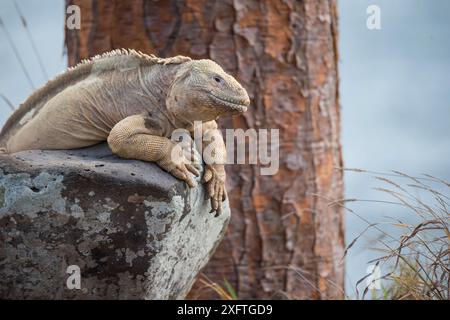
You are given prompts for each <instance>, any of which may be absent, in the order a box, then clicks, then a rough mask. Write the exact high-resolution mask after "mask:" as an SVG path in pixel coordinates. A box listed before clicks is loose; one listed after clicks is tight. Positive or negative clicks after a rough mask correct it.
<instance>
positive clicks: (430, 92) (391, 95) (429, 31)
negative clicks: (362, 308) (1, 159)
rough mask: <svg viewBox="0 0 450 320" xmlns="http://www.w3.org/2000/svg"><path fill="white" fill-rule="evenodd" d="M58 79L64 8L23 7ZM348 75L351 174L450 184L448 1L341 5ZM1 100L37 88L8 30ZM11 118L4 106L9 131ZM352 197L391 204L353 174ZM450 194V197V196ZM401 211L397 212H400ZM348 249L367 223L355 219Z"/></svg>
mask: <svg viewBox="0 0 450 320" xmlns="http://www.w3.org/2000/svg"><path fill="white" fill-rule="evenodd" d="M17 3H18V4H19V6H20V8H21V9H22V11H23V13H24V15H25V16H26V18H27V21H28V24H29V28H30V30H31V33H32V36H33V38H34V39H35V41H36V44H37V46H38V49H39V52H40V53H41V55H42V58H43V62H44V64H45V69H46V71H47V73H48V74H49V75H50V76H54V75H55V74H57V73H59V72H61V71H63V70H64V68H65V66H66V58H65V57H64V56H63V41H64V39H63V28H62V26H63V21H64V1H62V0H40V1H28V0H21V1H17ZM372 4H374V5H378V6H379V7H380V9H381V30H372V31H371V30H368V29H367V27H366V19H367V17H368V15H367V14H366V8H367V7H368V6H369V5H372ZM339 7H340V76H341V104H342V112H343V113H342V115H343V119H342V121H343V126H342V128H343V132H342V143H343V148H344V149H343V150H344V161H345V166H346V167H350V168H362V169H369V170H377V171H389V170H400V171H404V172H408V173H410V174H414V175H418V174H421V173H430V174H433V175H436V176H438V177H441V178H444V179H447V180H450V166H449V158H450V105H449V102H450V41H449V39H450V22H449V21H450V19H449V17H448V14H449V12H450V1H447V0H433V1H429V0H395V1H392V0H383V1H381V0H378V1H375V0H373V1H365V0H341V1H339ZM0 17H1V18H2V19H3V21H4V23H5V25H6V27H7V28H8V30H9V32H10V33H11V35H12V37H13V39H14V43H15V44H16V46H17V48H18V51H19V52H20V56H21V57H22V59H23V61H24V63H25V66H26V69H27V70H28V72H29V73H30V75H31V80H32V82H33V85H34V87H38V86H40V85H42V84H44V83H45V77H44V76H43V73H42V72H41V70H40V68H39V64H38V63H37V60H36V58H35V56H34V55H33V52H32V47H31V45H30V42H29V40H28V38H27V35H26V32H25V30H24V29H23V27H22V26H21V24H20V20H19V17H18V15H17V12H16V11H15V10H14V6H13V5H12V1H9V0H2V1H0ZM0 66H1V71H0V94H4V95H5V96H7V97H8V98H9V99H10V100H11V102H12V103H13V104H14V105H18V104H19V103H20V102H22V101H23V100H24V99H25V98H26V97H27V96H28V95H29V94H30V93H31V92H32V87H31V84H30V83H29V81H28V80H27V78H26V77H25V76H24V74H23V72H22V71H21V68H20V64H19V63H18V61H17V58H16V57H15V55H14V54H13V51H12V49H11V47H10V45H9V44H8V42H7V40H6V36H5V33H4V32H3V30H0ZM10 113H11V111H10V109H9V107H8V106H7V105H6V104H5V103H4V102H3V101H1V100H0V126H1V125H2V124H3V123H4V121H5V120H6V119H7V117H8V116H9V115H10ZM345 185H346V196H347V198H359V199H382V197H381V196H380V195H378V194H377V193H376V192H374V191H373V189H372V188H373V187H374V186H379V185H380V184H379V183H378V184H377V183H376V182H375V181H374V180H373V179H370V177H368V176H366V175H362V174H355V173H347V174H346V176H345ZM447 192H448V190H447ZM352 208H353V209H355V210H357V211H358V212H359V213H360V214H362V215H363V216H365V217H367V218H368V219H370V220H372V221H380V220H382V219H384V218H383V217H384V216H387V215H388V216H389V215H390V216H393V215H395V216H396V217H401V218H403V219H405V220H407V221H409V219H412V217H411V216H410V214H409V213H407V212H405V211H402V210H399V209H395V208H389V207H383V208H381V207H380V206H377V205H370V204H367V203H361V204H358V203H356V204H354V205H353V206H352ZM394 209H395V210H394ZM346 226H347V235H346V237H347V241H348V242H349V241H351V240H352V239H353V238H354V237H355V236H356V235H357V234H358V233H359V232H360V231H361V230H362V229H363V228H364V227H365V224H364V223H362V222H361V221H360V219H358V218H356V217H355V216H354V215H351V214H348V215H347V217H346ZM374 237H376V234H375V233H369V235H368V236H367V237H366V238H365V240H364V241H362V242H361V243H359V244H358V245H356V246H355V247H354V249H353V250H352V251H351V252H350V255H349V258H348V259H347V288H348V293H349V294H351V292H352V291H353V284H354V283H355V282H356V281H357V280H358V279H359V278H361V277H362V276H364V275H365V270H366V267H367V263H366V262H367V261H368V260H369V259H370V258H372V257H374V256H375V253H374V252H371V251H370V250H368V249H367V246H368V243H370V241H371V239H373V238H374Z"/></svg>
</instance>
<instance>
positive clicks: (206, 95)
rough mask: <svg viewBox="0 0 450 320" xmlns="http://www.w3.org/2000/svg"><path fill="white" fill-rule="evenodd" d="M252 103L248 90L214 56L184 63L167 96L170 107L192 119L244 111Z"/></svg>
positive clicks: (177, 114) (203, 118) (188, 119)
mask: <svg viewBox="0 0 450 320" xmlns="http://www.w3.org/2000/svg"><path fill="white" fill-rule="evenodd" d="M249 104H250V98H249V97H248V94H247V91H246V90H245V89H244V88H243V87H242V86H241V85H240V83H239V82H237V81H236V79H235V78H233V77H232V76H231V75H229V74H227V73H226V72H225V71H224V70H223V69H222V67H220V66H219V65H218V64H217V63H215V62H214V61H212V60H192V61H189V62H186V63H183V64H182V65H181V66H180V69H179V70H178V72H177V74H176V76H175V80H174V82H173V84H172V86H171V89H170V92H169V94H168V98H167V107H168V109H169V111H171V112H172V114H173V115H174V116H175V117H176V118H178V119H180V120H186V121H188V122H192V121H196V120H201V121H210V120H215V119H217V118H218V117H220V116H222V115H229V114H233V115H235V114H240V113H243V112H245V111H246V110H247V107H248V106H249Z"/></svg>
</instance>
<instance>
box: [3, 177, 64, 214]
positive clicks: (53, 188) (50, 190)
mask: <svg viewBox="0 0 450 320" xmlns="http://www.w3.org/2000/svg"><path fill="white" fill-rule="evenodd" d="M63 180H64V176H62V175H56V174H50V173H48V172H46V171H43V172H41V173H40V174H39V175H38V176H37V177H35V178H34V179H32V178H31V176H30V175H29V174H27V173H15V174H7V175H4V174H3V172H2V171H1V170H0V188H2V189H3V190H4V195H3V198H4V200H3V201H4V204H3V207H1V208H0V217H2V216H4V215H8V214H10V213H13V212H14V213H17V214H22V215H25V216H28V217H30V218H35V217H36V216H37V213H39V212H47V211H50V210H51V211H53V212H56V213H59V214H67V212H66V201H65V200H64V198H63V197H62V195H61V194H62V190H63V189H64V185H63V183H62V182H63Z"/></svg>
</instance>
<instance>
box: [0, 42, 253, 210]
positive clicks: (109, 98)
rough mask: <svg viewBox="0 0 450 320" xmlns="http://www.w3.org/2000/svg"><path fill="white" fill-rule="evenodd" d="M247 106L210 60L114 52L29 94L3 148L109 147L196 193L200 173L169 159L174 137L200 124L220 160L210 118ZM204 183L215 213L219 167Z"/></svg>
mask: <svg viewBox="0 0 450 320" xmlns="http://www.w3.org/2000/svg"><path fill="white" fill-rule="evenodd" d="M249 104H250V100H249V97H248V94H247V92H246V90H245V89H244V88H243V87H242V86H241V85H240V84H239V83H238V81H236V80H235V79H234V78H233V77H232V76H231V75H229V74H227V73H225V71H224V70H223V69H222V68H221V67H220V66H219V65H218V64H217V63H215V62H213V61H212V60H206V59H205V60H193V59H191V58H189V57H185V56H175V57H171V58H158V57H156V56H154V55H146V54H143V53H141V52H137V51H134V50H127V49H120V50H114V51H111V52H108V53H105V54H102V55H99V56H96V57H94V58H91V59H89V60H84V61H82V62H81V63H80V64H78V65H77V66H75V67H73V68H69V69H68V70H67V71H65V72H64V73H62V74H61V75H59V76H57V77H56V78H55V79H54V80H51V81H49V82H48V83H47V84H46V85H45V86H43V87H42V88H41V89H39V90H37V91H36V92H34V93H33V94H32V95H31V96H30V97H29V98H28V99H27V100H26V101H25V102H24V103H23V104H22V105H21V106H20V107H19V108H18V109H17V110H16V111H15V112H14V114H13V115H12V116H11V117H10V118H9V120H8V121H7V122H6V124H5V125H4V127H3V129H2V131H1V133H0V148H1V149H2V150H3V153H14V152H18V151H23V150H36V149H38V150H39V149H40V150H44V149H76V148H82V147H87V146H91V145H94V144H97V143H100V142H102V141H107V142H108V145H109V147H110V149H111V151H112V152H113V153H114V154H116V155H118V156H120V157H122V158H127V159H137V160H143V161H150V162H155V163H157V164H158V165H159V166H160V167H161V168H162V169H164V170H166V171H168V172H170V173H171V174H172V175H173V176H175V177H176V178H179V179H181V180H183V181H185V182H186V183H187V184H188V185H189V186H190V187H194V186H195V184H196V182H195V180H194V178H193V175H195V176H199V170H198V169H199V168H198V166H195V163H193V162H190V161H181V162H180V161H174V159H172V157H171V154H172V151H173V150H174V148H175V147H176V142H174V141H172V140H171V139H170V136H171V133H172V132H173V131H174V130H175V129H179V128H182V129H187V130H188V131H189V132H193V123H194V121H202V130H203V133H204V134H205V135H210V136H215V137H220V141H219V147H217V148H216V149H217V150H215V152H217V153H219V154H220V153H221V154H223V155H225V154H226V151H225V144H224V142H223V139H222V137H221V135H220V134H219V135H217V133H218V127H217V123H216V121H215V120H216V119H217V118H218V117H220V116H224V115H230V114H240V113H243V112H245V111H246V110H247V107H248V106H249ZM207 140H208V139H205V140H204V141H205V142H203V143H204V147H206V146H207V145H208V144H209V143H210V141H207ZM0 152H1V151H0ZM186 160H191V159H186ZM203 181H204V182H205V183H206V188H207V191H208V192H207V193H208V195H209V197H210V201H211V211H212V212H216V214H220V212H221V208H222V205H221V203H222V201H224V200H225V199H226V190H225V168H224V163H213V164H206V165H205V172H204V176H203Z"/></svg>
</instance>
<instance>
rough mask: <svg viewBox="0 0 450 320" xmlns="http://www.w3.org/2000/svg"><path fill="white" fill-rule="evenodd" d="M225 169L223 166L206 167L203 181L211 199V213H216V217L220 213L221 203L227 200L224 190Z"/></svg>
mask: <svg viewBox="0 0 450 320" xmlns="http://www.w3.org/2000/svg"><path fill="white" fill-rule="evenodd" d="M225 177H226V174H225V167H224V166H223V165H206V167H205V174H204V176H203V181H204V182H205V183H206V190H207V192H208V196H209V198H210V199H211V212H216V215H215V216H216V217H217V216H219V215H220V214H221V213H222V202H223V201H225V200H226V198H227V191H226V189H225Z"/></svg>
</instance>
